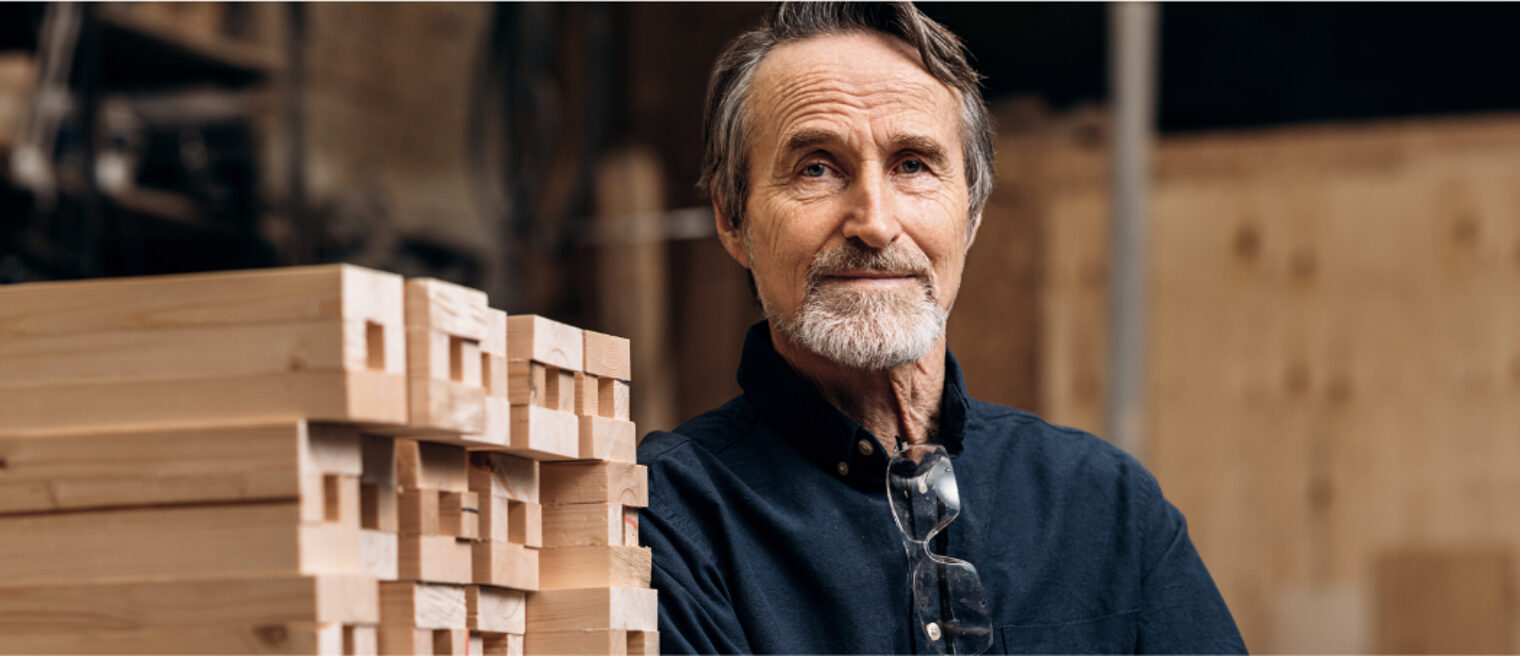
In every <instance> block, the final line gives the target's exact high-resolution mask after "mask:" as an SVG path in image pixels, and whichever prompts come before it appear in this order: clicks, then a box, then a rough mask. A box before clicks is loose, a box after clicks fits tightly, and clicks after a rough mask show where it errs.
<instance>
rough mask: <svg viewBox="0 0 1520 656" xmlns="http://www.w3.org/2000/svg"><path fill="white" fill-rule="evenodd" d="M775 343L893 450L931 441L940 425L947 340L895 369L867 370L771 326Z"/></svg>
mask: <svg viewBox="0 0 1520 656" xmlns="http://www.w3.org/2000/svg"><path fill="white" fill-rule="evenodd" d="M771 343H772V344H774V345H775V347H776V352H777V353H780V354H781V357H782V358H784V359H785V360H786V361H787V363H788V364H790V365H791V366H792V369H793V370H795V371H796V372H797V373H798V374H799V375H801V376H802V377H803V378H805V379H807V380H808V381H809V382H811V383H813V385H814V386H815V387H817V388H818V391H819V393H820V394H822V395H823V398H824V399H825V400H827V401H828V402H829V403H830V404H831V405H833V406H834V407H835V408H838V409H839V411H840V412H843V413H844V414H845V415H847V416H849V417H850V418H851V419H854V420H855V421H858V422H860V425H862V426H865V427H866V430H869V431H871V433H872V434H873V435H875V436H876V439H878V440H879V441H881V445H882V446H883V447H885V448H886V449H887V450H888V451H887V452H888V453H889V454H890V453H892V451H894V450H896V449H897V446H898V443H899V442H903V443H907V444H922V443H925V442H928V441H929V440H930V438H931V437H933V436H934V434H935V432H936V431H937V430H938V428H939V409H940V401H941V399H942V398H943V397H944V394H945V338H944V336H940V338H939V340H938V341H936V342H935V343H934V346H933V347H932V348H930V349H929V352H928V353H927V354H925V355H924V357H922V358H919V359H918V360H916V361H914V362H909V363H907V364H902V365H898V366H895V367H892V368H889V369H877V370H861V369H854V368H851V367H845V366H843V365H840V364H839V363H837V362H833V361H831V360H827V359H825V358H823V357H822V356H819V355H818V354H816V353H813V352H811V351H808V350H806V349H804V348H801V347H800V346H797V345H796V344H793V343H791V342H790V341H788V340H787V338H786V336H785V335H783V334H781V332H780V331H778V330H777V329H776V327H775V325H772V326H771Z"/></svg>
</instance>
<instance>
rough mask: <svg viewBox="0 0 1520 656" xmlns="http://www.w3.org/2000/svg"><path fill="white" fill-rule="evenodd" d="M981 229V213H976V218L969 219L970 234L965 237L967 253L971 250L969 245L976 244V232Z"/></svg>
mask: <svg viewBox="0 0 1520 656" xmlns="http://www.w3.org/2000/svg"><path fill="white" fill-rule="evenodd" d="M981 227H982V213H981V212H977V213H976V216H973V217H971V227H970V230H971V232H970V234H967V235H966V250H967V251H970V250H971V244H973V243H976V231H977V230H980V229H981Z"/></svg>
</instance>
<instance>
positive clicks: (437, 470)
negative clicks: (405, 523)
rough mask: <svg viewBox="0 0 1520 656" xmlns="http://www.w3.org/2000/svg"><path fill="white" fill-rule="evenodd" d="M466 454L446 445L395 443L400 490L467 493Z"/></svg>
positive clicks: (405, 440) (467, 468)
mask: <svg viewBox="0 0 1520 656" xmlns="http://www.w3.org/2000/svg"><path fill="white" fill-rule="evenodd" d="M468 463H469V453H468V452H467V451H465V450H464V449H462V448H460V447H457V446H453V445H448V444H434V443H432V442H421V441H418V440H410V439H398V440H396V476H397V480H398V482H399V483H400V485H401V487H402V488H407V489H414V490H415V489H420V490H438V491H441V492H468V491H470V473H469V464H468Z"/></svg>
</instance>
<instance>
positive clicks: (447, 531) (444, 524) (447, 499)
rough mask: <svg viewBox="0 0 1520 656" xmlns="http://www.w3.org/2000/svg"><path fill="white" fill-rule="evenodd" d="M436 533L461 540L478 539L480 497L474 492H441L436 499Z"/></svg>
mask: <svg viewBox="0 0 1520 656" xmlns="http://www.w3.org/2000/svg"><path fill="white" fill-rule="evenodd" d="M438 515H439V518H438V531H439V533H441V534H443V535H452V536H454V537H456V538H460V539H462V540H474V539H477V538H479V537H480V497H479V496H478V495H476V494H475V493H474V492H443V493H441V494H440V495H439V499H438Z"/></svg>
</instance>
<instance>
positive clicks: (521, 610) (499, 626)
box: [465, 585, 528, 635]
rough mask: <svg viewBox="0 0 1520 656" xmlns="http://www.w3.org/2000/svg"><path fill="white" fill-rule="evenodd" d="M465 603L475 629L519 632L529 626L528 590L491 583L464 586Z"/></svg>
mask: <svg viewBox="0 0 1520 656" xmlns="http://www.w3.org/2000/svg"><path fill="white" fill-rule="evenodd" d="M465 606H466V609H467V611H468V613H469V616H468V619H469V626H470V630H472V631H487V632H491V633H516V634H518V635H522V633H523V632H524V631H526V630H527V623H528V594H527V593H526V592H524V591H522V590H511V589H507V588H498V587H494V586H489V585H472V586H470V587H468V588H466V590H465Z"/></svg>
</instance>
